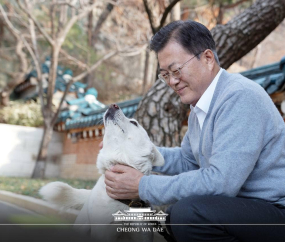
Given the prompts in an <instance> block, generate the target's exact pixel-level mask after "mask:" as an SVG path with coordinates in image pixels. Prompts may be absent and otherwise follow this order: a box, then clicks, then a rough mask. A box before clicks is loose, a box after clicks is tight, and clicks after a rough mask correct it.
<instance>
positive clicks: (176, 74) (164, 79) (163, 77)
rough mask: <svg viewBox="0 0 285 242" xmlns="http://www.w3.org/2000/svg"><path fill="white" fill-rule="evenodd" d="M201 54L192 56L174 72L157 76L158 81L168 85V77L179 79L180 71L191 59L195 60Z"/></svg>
mask: <svg viewBox="0 0 285 242" xmlns="http://www.w3.org/2000/svg"><path fill="white" fill-rule="evenodd" d="M202 52H204V51H201V52H200V53H198V54H197V55H194V56H193V57H191V58H190V59H189V60H188V61H186V62H185V63H184V64H183V65H182V66H180V67H178V68H177V69H176V70H175V71H169V72H165V73H161V74H159V75H158V79H159V80H160V81H162V82H164V83H166V84H169V83H170V76H172V77H173V78H177V79H178V78H180V77H181V75H182V74H181V69H182V68H183V67H184V66H185V65H186V64H187V63H188V62H189V61H190V60H192V59H193V58H195V57H196V56H198V55H200V54H201V53H202Z"/></svg>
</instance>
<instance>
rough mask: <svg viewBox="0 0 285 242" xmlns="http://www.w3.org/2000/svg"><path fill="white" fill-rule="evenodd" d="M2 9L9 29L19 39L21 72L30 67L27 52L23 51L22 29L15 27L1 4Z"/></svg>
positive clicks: (17, 52) (18, 50) (17, 49)
mask: <svg viewBox="0 0 285 242" xmlns="http://www.w3.org/2000/svg"><path fill="white" fill-rule="evenodd" d="M0 11H1V14H2V17H3V20H4V22H5V24H6V26H7V27H8V29H9V31H10V32H11V33H12V34H13V35H14V37H15V38H16V39H17V45H16V54H17V56H18V57H19V60H20V62H21V65H20V72H25V71H27V69H28V63H27V59H26V54H25V53H24V52H23V39H22V37H21V34H20V31H19V30H17V29H16V28H14V26H13V25H12V23H11V22H10V20H9V19H8V17H7V15H6V12H5V10H4V9H3V7H2V5H0Z"/></svg>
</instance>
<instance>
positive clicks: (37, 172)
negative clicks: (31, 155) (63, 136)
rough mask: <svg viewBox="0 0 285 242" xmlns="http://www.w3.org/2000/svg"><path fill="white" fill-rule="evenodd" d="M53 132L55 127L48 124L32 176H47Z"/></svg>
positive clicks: (41, 177)
mask: <svg viewBox="0 0 285 242" xmlns="http://www.w3.org/2000/svg"><path fill="white" fill-rule="evenodd" d="M52 133H53V127H51V126H48V127H45V128H44V133H43V137H42V141H41V146H40V150H39V154H38V157H37V160H36V164H35V168H34V171H33V174H32V178H40V179H43V178H44V176H45V168H46V159H47V153H48V145H49V142H50V141H51V138H52Z"/></svg>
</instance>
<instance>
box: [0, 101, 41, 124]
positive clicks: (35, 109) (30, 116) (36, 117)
mask: <svg viewBox="0 0 285 242" xmlns="http://www.w3.org/2000/svg"><path fill="white" fill-rule="evenodd" d="M0 121H1V122H2V123H7V124H14V125H22V126H30V127H40V126H42V125H43V117H42V113H41V106H40V103H38V102H36V101H33V100H29V101H28V102H22V101H10V102H9V106H7V107H4V108H2V109H0Z"/></svg>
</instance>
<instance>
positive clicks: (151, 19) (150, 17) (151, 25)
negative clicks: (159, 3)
mask: <svg viewBox="0 0 285 242" xmlns="http://www.w3.org/2000/svg"><path fill="white" fill-rule="evenodd" d="M143 4H144V8H145V11H146V13H147V15H148V19H149V23H150V27H151V30H152V33H153V34H155V33H156V28H155V26H154V24H153V15H152V11H151V10H150V8H149V7H148V2H147V0H143Z"/></svg>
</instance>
